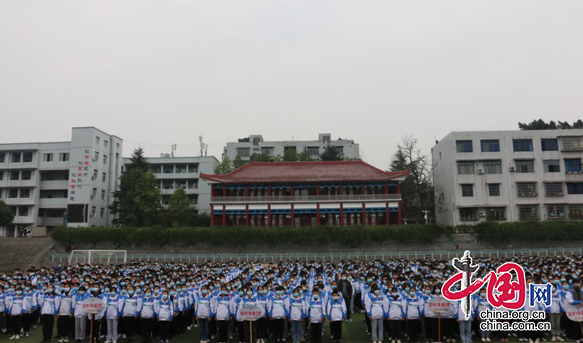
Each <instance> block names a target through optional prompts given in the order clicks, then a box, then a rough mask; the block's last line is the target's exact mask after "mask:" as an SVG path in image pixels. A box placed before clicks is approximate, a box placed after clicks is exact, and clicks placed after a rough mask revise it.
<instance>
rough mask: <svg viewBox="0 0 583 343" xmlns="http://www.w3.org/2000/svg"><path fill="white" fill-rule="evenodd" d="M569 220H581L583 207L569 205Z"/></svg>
mask: <svg viewBox="0 0 583 343" xmlns="http://www.w3.org/2000/svg"><path fill="white" fill-rule="evenodd" d="M569 219H583V205H581V204H575V205H569Z"/></svg>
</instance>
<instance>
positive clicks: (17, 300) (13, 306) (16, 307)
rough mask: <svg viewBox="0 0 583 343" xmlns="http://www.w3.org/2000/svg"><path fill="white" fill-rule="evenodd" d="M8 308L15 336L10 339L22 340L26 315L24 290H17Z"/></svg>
mask: <svg viewBox="0 0 583 343" xmlns="http://www.w3.org/2000/svg"><path fill="white" fill-rule="evenodd" d="M9 301H10V305H9V306H8V315H9V316H10V321H11V324H12V333H13V335H12V336H11V337H10V338H9V339H20V330H21V329H22V315H23V314H24V297H23V296H22V288H20V287H19V288H16V291H14V295H13V296H12V297H11V299H10V300H9Z"/></svg>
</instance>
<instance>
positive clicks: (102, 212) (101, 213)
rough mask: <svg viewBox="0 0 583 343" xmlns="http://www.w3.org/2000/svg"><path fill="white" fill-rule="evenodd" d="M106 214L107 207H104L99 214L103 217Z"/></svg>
mask: <svg viewBox="0 0 583 343" xmlns="http://www.w3.org/2000/svg"><path fill="white" fill-rule="evenodd" d="M104 215H105V208H103V207H102V208H101V210H99V216H100V217H101V218H103V216H104Z"/></svg>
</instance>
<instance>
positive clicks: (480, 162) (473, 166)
mask: <svg viewBox="0 0 583 343" xmlns="http://www.w3.org/2000/svg"><path fill="white" fill-rule="evenodd" d="M431 154H432V160H433V178H434V184H435V197H436V218H437V223H439V224H447V225H461V224H473V223H478V222H480V221H485V220H495V221H500V222H505V221H508V222H512V221H520V220H566V219H571V220H578V219H583V173H582V168H581V166H582V165H581V163H582V158H583V130H540V131H479V132H451V133H450V134H448V135H447V136H446V137H445V138H444V139H442V140H441V141H439V142H436V145H435V146H434V147H433V148H432V150H431Z"/></svg>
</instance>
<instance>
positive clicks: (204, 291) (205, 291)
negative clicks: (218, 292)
mask: <svg viewBox="0 0 583 343" xmlns="http://www.w3.org/2000/svg"><path fill="white" fill-rule="evenodd" d="M208 292H209V291H207V290H206V289H203V290H202V291H200V293H202V294H203V295H206V294H207V293H208Z"/></svg>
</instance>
